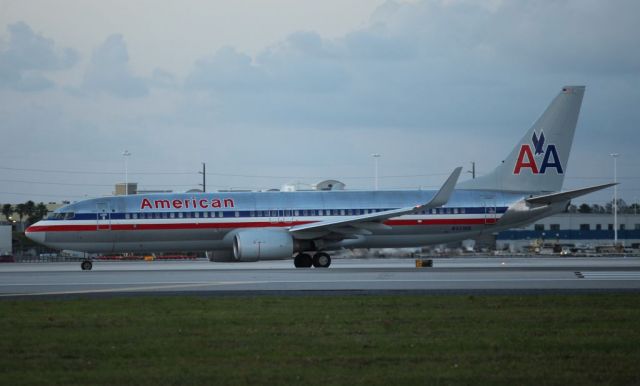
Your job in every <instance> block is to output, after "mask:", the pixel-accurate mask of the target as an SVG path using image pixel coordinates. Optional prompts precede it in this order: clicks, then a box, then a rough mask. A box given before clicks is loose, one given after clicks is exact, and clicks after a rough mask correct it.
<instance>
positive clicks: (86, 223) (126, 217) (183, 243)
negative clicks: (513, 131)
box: [26, 190, 564, 253]
mask: <svg viewBox="0 0 640 386" xmlns="http://www.w3.org/2000/svg"><path fill="white" fill-rule="evenodd" d="M434 194H435V192H434V191H422V190H414V191H309V192H225V193H185V194H152V195H135V196H115V197H105V198H96V199H90V200H85V201H81V202H77V203H73V204H71V205H67V206H65V207H63V208H60V209H58V210H57V211H56V212H54V215H53V216H50V218H48V219H46V220H42V221H39V222H38V223H36V224H34V225H32V226H31V227H29V228H28V229H27V232H26V233H27V236H28V237H30V238H31V239H33V240H36V241H38V242H40V243H42V244H44V245H47V246H49V247H52V248H56V249H70V250H76V251H85V252H94V253H116V252H174V251H207V250H231V248H232V238H233V235H234V234H235V233H236V232H238V231H240V230H242V229H249V228H275V229H281V230H282V231H283V232H286V231H287V230H288V229H289V228H291V227H293V226H296V225H300V224H306V223H312V222H318V221H325V220H327V219H336V218H345V219H346V218H348V217H349V216H358V215H363V214H366V213H372V212H374V211H384V210H389V209H395V208H403V207H410V206H414V205H417V204H420V203H423V202H427V201H428V200H429V199H430V198H431V197H433V196H434ZM526 197H529V194H527V193H522V192H518V193H515V192H514V193H509V192H503V191H478V190H457V191H455V192H454V193H453V195H452V196H451V199H450V200H449V202H448V203H447V204H446V205H445V206H443V207H441V208H438V209H431V210H428V211H426V212H421V213H418V214H415V215H407V216H401V217H396V218H392V219H389V220H386V221H384V222H383V224H382V226H381V227H379V228H378V229H370V230H368V231H367V232H366V233H364V234H358V235H357V236H353V235H350V236H348V237H346V238H335V240H331V238H329V239H328V240H327V239H326V237H325V240H324V241H323V243H322V245H321V249H323V250H336V249H341V248H399V247H418V246H423V245H428V244H439V243H446V242H452V241H456V240H464V239H468V238H473V237H477V236H478V235H480V234H482V233H483V232H496V231H499V230H503V229H508V228H511V227H514V226H520V225H524V224H527V223H530V222H532V221H535V220H536V219H538V218H541V217H546V216H548V215H550V214H553V213H555V212H559V211H561V210H562V209H563V208H564V205H552V206H544V207H538V208H531V207H529V206H527V205H526V204H525V203H524V198H526Z"/></svg>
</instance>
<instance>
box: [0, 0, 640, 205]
mask: <svg viewBox="0 0 640 386" xmlns="http://www.w3.org/2000/svg"><path fill="white" fill-rule="evenodd" d="M638 14H640V2H638V1H635V0H610V1H604V0H602V1H596V0H553V1H544V2H541V1H533V0H509V1H507V0H504V1H502V0H487V1H476V0H424V1H422V0H412V1H384V0H379V1H377V0H325V1H321V2H319V1H300V0H244V1H222V0H209V1H205V0H202V1H200V0H186V1H165V2H158V1H152V0H137V1H122V0H115V1H109V2H104V1H92V0H58V1H55V2H52V1H48V0H30V1H23V0H20V1H14V0H0V146H1V152H0V202H2V203H6V202H9V203H18V202H24V201H26V200H29V199H31V200H34V201H36V202H40V201H43V202H59V201H62V200H70V201H75V200H80V199H82V198H85V197H86V198H88V197H96V196H101V195H109V194H111V193H112V192H113V190H114V184H115V183H118V182H123V181H124V180H125V178H126V179H127V180H128V181H129V182H137V183H138V184H139V189H146V190H153V189H171V190H174V191H185V190H188V189H193V188H198V187H199V185H198V184H199V183H200V182H201V178H202V177H201V175H200V174H199V173H198V172H199V171H200V170H201V167H202V166H201V165H202V163H203V162H204V163H206V166H207V189H208V190H214V189H268V188H274V187H275V188H277V187H280V186H281V185H282V184H284V183H296V184H302V185H303V186H304V185H305V184H307V185H308V184H312V183H315V182H318V181H320V180H322V179H328V178H334V179H338V180H341V181H343V182H345V183H346V184H347V188H350V189H371V188H372V187H373V185H374V158H372V154H374V153H378V154H380V155H381V157H380V158H379V185H380V188H381V189H430V188H437V187H438V186H439V185H441V183H442V182H443V181H444V179H445V178H446V176H447V175H448V174H449V173H450V172H451V171H452V170H453V169H454V168H455V167H457V166H464V167H465V168H466V169H470V167H471V162H475V163H476V166H477V173H478V175H482V174H484V173H488V172H489V171H490V170H491V169H493V167H494V166H495V165H497V164H498V163H499V162H500V161H501V160H502V159H503V158H504V157H505V156H506V155H507V154H508V153H509V152H510V151H511V149H512V148H513V147H514V146H515V144H516V142H517V141H518V140H519V139H520V138H521V136H522V135H523V133H524V132H525V131H526V130H527V129H528V128H529V127H530V126H531V124H532V123H533V122H534V121H535V119H536V118H537V117H538V116H539V115H540V114H541V113H542V111H543V110H544V108H545V107H546V106H547V105H548V103H549V102H550V101H551V99H552V98H553V97H554V96H555V95H556V94H557V93H558V92H559V90H560V88H561V87H562V86H564V85H572V84H575V85H586V86H587V90H586V94H585V98H584V102H583V106H582V112H581V116H580V119H579V123H578V129H577V132H576V137H575V141H574V145H573V149H572V151H571V156H570V159H569V165H568V167H567V168H566V169H567V174H566V179H565V183H564V188H565V189H570V188H578V187H583V186H588V185H592V184H598V183H606V182H610V181H611V180H612V179H613V159H612V157H610V156H609V154H610V153H619V154H620V155H621V156H620V158H619V159H618V161H617V162H618V164H617V169H618V177H619V180H620V182H621V183H622V184H621V186H620V187H619V194H620V196H621V197H622V198H623V199H624V200H625V201H627V202H628V203H632V202H637V201H638V200H639V199H638V197H640V173H638V170H639V166H640V155H639V152H638V151H637V148H638V143H640V141H639V140H638V128H639V127H638V126H639V125H638V123H639V122H640V108H638V106H639V102H640V43H639V42H640V33H639V32H640V31H639V27H638V24H637V15H638ZM125 149H126V150H128V151H129V152H130V153H131V156H129V157H124V156H123V155H122V154H123V152H124V150H125ZM125 169H126V170H127V175H126V177H125ZM469 177H470V174H469V173H466V174H465V176H464V177H463V178H469ZM611 196H612V192H611V190H608V191H604V192H600V193H594V194H592V195H590V196H588V197H586V198H585V201H588V202H593V203H604V202H607V201H609V200H611Z"/></svg>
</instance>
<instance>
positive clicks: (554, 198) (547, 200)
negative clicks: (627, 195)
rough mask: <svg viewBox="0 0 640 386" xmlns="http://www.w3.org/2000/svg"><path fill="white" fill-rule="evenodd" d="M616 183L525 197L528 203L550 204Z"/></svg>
mask: <svg viewBox="0 0 640 386" xmlns="http://www.w3.org/2000/svg"><path fill="white" fill-rule="evenodd" d="M614 185H618V184H617V183H609V184H603V185H596V186H591V187H588V188H581V189H575V190H567V191H565V192H559V193H553V194H545V195H544V196H537V197H531V198H527V199H525V201H527V203H529V204H534V205H549V204H553V203H555V202H563V201H569V200H571V199H574V198H577V197H580V196H584V195H585V194H589V193H593V192H597V191H598V190H602V189H606V188H610V187H612V186H614Z"/></svg>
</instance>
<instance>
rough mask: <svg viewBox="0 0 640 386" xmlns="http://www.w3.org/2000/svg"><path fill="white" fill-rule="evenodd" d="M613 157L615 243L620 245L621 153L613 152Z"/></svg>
mask: <svg viewBox="0 0 640 386" xmlns="http://www.w3.org/2000/svg"><path fill="white" fill-rule="evenodd" d="M609 155H610V156H611V157H613V183H614V184H616V185H614V186H613V245H614V246H617V245H618V185H617V183H618V157H620V154H618V153H611V154H609Z"/></svg>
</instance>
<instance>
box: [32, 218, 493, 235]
mask: <svg viewBox="0 0 640 386" xmlns="http://www.w3.org/2000/svg"><path fill="white" fill-rule="evenodd" d="M313 222H314V221H294V222H288V223H285V222H278V223H272V222H268V221H260V222H225V223H164V224H150V223H134V224H111V230H114V231H135V230H180V229H230V228H271V227H280V228H282V227H292V226H296V225H304V224H310V223H313ZM496 222H497V219H495V218H486V219H485V218H466V219H431V220H387V221H385V222H384V224H385V225H389V226H418V225H483V224H495V223H496ZM105 230H109V225H108V224H100V231H101V232H103V231H105ZM92 231H93V232H97V231H98V227H97V225H89V224H83V225H67V224H65V225H32V226H30V227H29V228H27V232H92Z"/></svg>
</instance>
